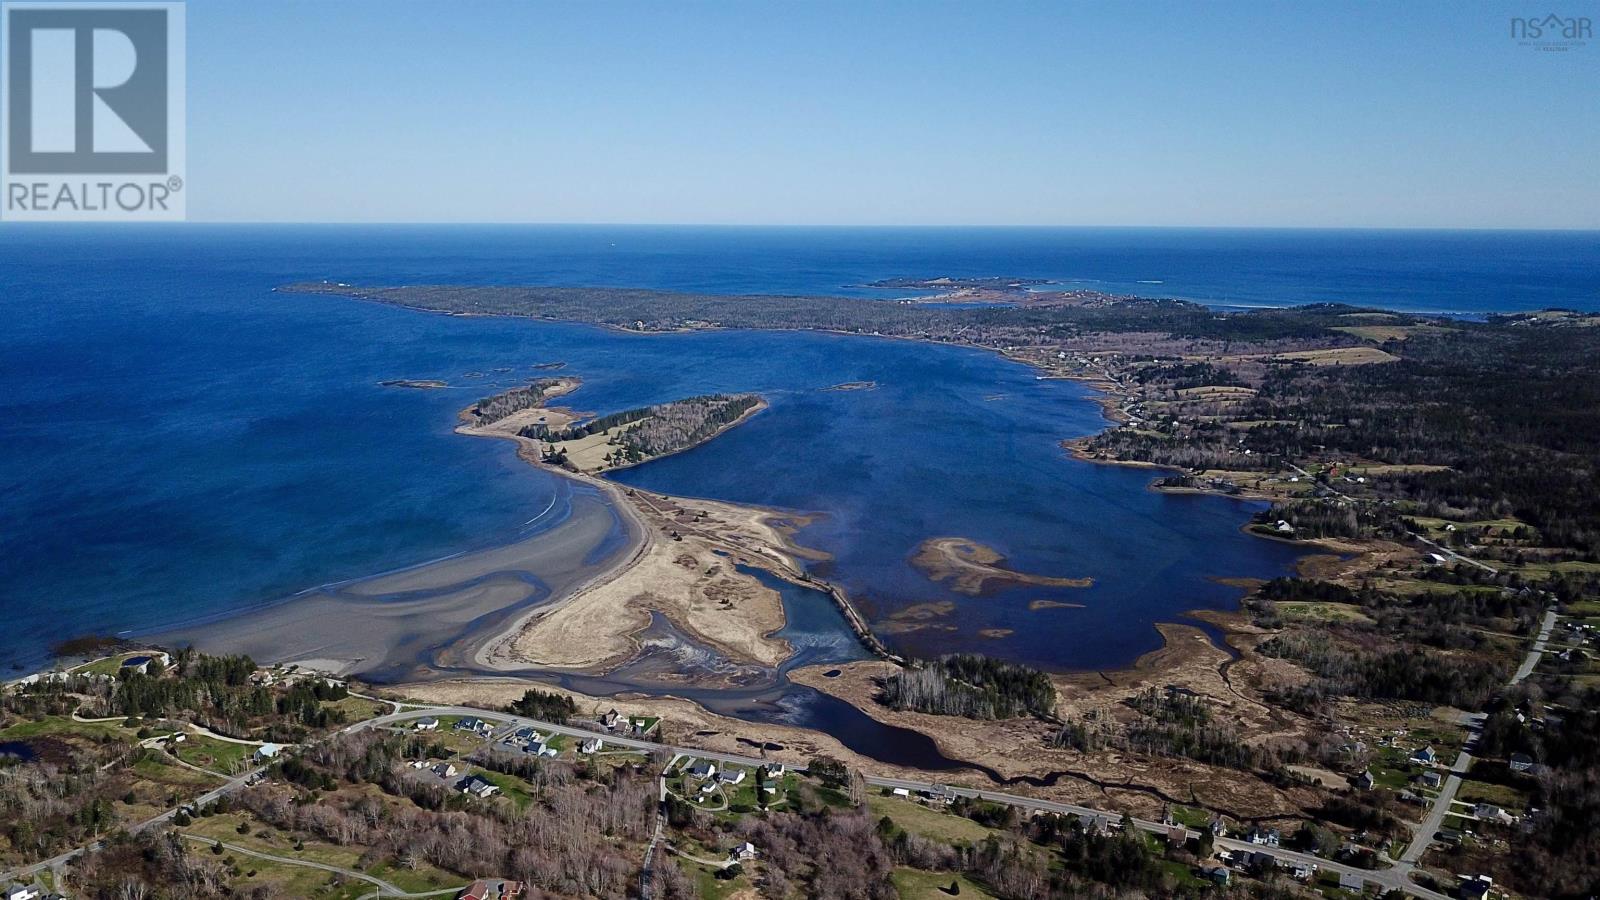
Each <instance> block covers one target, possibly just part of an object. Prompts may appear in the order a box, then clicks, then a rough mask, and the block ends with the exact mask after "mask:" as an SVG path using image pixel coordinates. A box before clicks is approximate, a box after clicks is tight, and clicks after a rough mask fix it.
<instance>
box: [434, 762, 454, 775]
mask: <svg viewBox="0 0 1600 900" xmlns="http://www.w3.org/2000/svg"><path fill="white" fill-rule="evenodd" d="M456 771H457V769H456V767H455V763H447V762H442V763H439V764H438V765H436V766H434V767H433V774H435V775H437V776H439V777H440V778H454V777H456Z"/></svg>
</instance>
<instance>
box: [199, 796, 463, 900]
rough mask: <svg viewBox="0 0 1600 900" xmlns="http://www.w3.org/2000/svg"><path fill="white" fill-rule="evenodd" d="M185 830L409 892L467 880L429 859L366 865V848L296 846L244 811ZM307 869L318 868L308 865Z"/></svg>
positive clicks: (252, 862)
mask: <svg viewBox="0 0 1600 900" xmlns="http://www.w3.org/2000/svg"><path fill="white" fill-rule="evenodd" d="M243 821H248V822H249V823H250V833H249V834H247V835H242V834H240V833H239V831H238V827H239V823H240V822H243ZM182 830H183V831H184V832H186V833H188V834H193V835H197V836H199V837H204V838H208V839H211V840H221V841H223V842H224V843H228V844H235V845H238V846H240V847H244V848H246V849H249V850H255V851H258V852H261V853H271V854H273V855H275V856H283V857H287V858H290V859H301V860H306V861H307V862H316V863H322V864H323V865H329V866H339V867H341V868H346V869H356V870H358V871H365V872H366V873H367V874H369V875H374V876H376V877H378V878H382V879H384V880H385V881H390V882H393V883H394V884H395V885H396V886H397V887H399V888H400V889H401V890H405V891H410V892H420V891H428V890H435V889H438V888H443V887H449V886H451V885H459V884H462V883H464V882H465V881H466V880H467V879H464V878H462V877H461V876H459V875H454V874H451V873H449V872H446V871H444V870H443V869H439V868H436V867H434V866H430V865H427V864H426V863H424V864H421V865H418V866H417V868H416V869H402V868H396V867H393V866H391V865H389V864H387V863H379V864H377V865H374V866H371V867H369V868H366V869H363V868H362V867H361V865H360V862H361V856H362V854H363V853H364V851H365V848H363V847H359V846H340V845H337V844H330V843H326V842H323V841H319V840H316V839H314V838H309V837H308V836H307V837H303V838H302V841H303V844H302V846H303V847H304V849H303V850H296V849H294V843H295V840H294V837H293V836H291V835H289V834H287V833H285V832H281V831H277V830H275V829H271V828H268V827H267V826H264V825H262V824H261V823H260V822H258V821H256V820H255V819H254V818H253V817H247V816H245V815H244V814H242V813H228V814H225V815H217V816H207V817H203V818H199V819H195V820H194V822H193V824H191V825H189V826H188V827H186V828H184V829H182ZM206 852H210V851H206ZM224 855H226V854H224ZM237 859H238V861H239V865H240V867H241V868H244V869H247V870H248V869H250V868H256V863H261V864H262V865H268V864H270V863H269V861H267V860H257V859H255V858H254V857H248V856H242V855H238V856H237ZM305 871H308V872H309V871H316V870H313V869H307V870H305ZM319 874H320V875H323V881H322V882H321V883H326V874H325V873H319ZM372 891H373V887H372V886H371V885H368V886H367V888H366V893H369V894H370V893H371V892H372Z"/></svg>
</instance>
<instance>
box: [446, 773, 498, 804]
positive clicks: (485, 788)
mask: <svg viewBox="0 0 1600 900" xmlns="http://www.w3.org/2000/svg"><path fill="white" fill-rule="evenodd" d="M456 787H457V789H458V790H460V791H461V793H463V794H469V795H471V796H473V797H477V798H478V799H479V800H482V799H484V798H486V797H492V796H494V795H495V794H496V793H498V792H499V791H500V788H499V787H498V786H497V785H495V783H494V782H492V781H490V780H489V779H487V778H484V777H483V776H482V775H469V776H467V777H466V778H463V779H462V780H461V783H460V784H459V785H457V786H456Z"/></svg>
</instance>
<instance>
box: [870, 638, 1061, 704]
mask: <svg viewBox="0 0 1600 900" xmlns="http://www.w3.org/2000/svg"><path fill="white" fill-rule="evenodd" d="M882 692H883V693H882V700H883V702H884V703H885V704H887V705H888V706H890V707H893V708H894V709H910V710H915V711H917V712H925V713H934V714H935V715H942V716H965V717H966V718H969V719H1012V718H1016V717H1017V716H1023V715H1033V716H1038V717H1040V718H1047V717H1049V716H1050V715H1052V714H1053V713H1054V712H1055V705H1056V690H1055V686H1054V685H1052V684H1051V683H1050V677H1049V676H1048V675H1045V674H1044V673H1043V672H1041V671H1039V670H1037V669H1034V668H1030V667H1028V666H1023V665H1018V664H1016V663H1007V662H1001V661H999V660H994V659H990V658H988V657H986V656H980V655H978V654H975V653H962V654H953V655H950V656H942V657H939V658H938V659H934V660H924V661H921V662H919V663H917V664H916V665H913V666H911V667H908V668H904V669H901V670H899V671H897V672H895V673H894V674H893V675H891V676H889V677H888V678H887V679H885V680H884V682H883V686H882Z"/></svg>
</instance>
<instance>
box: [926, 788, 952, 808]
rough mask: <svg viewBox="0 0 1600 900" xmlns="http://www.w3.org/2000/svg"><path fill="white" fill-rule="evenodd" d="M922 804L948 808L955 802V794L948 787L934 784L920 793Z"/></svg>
mask: <svg viewBox="0 0 1600 900" xmlns="http://www.w3.org/2000/svg"><path fill="white" fill-rule="evenodd" d="M921 797H922V799H923V802H925V803H928V804H929V805H931V806H948V805H950V804H951V803H954V802H955V801H956V792H955V791H953V790H951V789H950V788H949V787H947V786H945V785H942V784H936V785H934V786H933V787H931V788H929V789H928V790H925V791H923V792H922V793H921Z"/></svg>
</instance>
